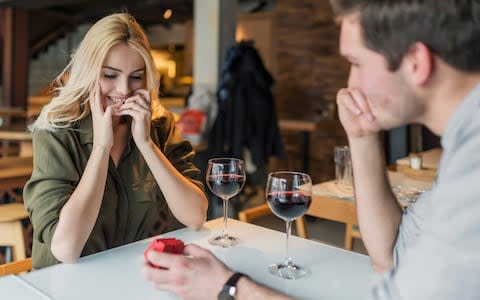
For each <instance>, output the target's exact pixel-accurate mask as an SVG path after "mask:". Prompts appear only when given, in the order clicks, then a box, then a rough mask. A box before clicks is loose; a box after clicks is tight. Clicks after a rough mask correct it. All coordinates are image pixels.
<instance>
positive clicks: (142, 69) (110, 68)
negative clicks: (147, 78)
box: [102, 66, 145, 73]
mask: <svg viewBox="0 0 480 300" xmlns="http://www.w3.org/2000/svg"><path fill="white" fill-rule="evenodd" d="M102 68H105V69H109V70H112V71H117V72H120V73H122V70H120V69H117V68H114V67H110V66H103V67H102ZM140 71H145V68H140V69H137V70H134V71H133V72H132V73H136V72H140Z"/></svg>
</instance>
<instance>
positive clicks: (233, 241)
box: [208, 235, 239, 248]
mask: <svg viewBox="0 0 480 300" xmlns="http://www.w3.org/2000/svg"><path fill="white" fill-rule="evenodd" d="M238 241H239V240H238V238H236V237H233V236H231V235H225V236H221V235H219V236H216V237H212V238H210V239H209V240H208V243H210V245H214V246H217V247H222V248H229V247H233V246H236V245H237V244H238Z"/></svg>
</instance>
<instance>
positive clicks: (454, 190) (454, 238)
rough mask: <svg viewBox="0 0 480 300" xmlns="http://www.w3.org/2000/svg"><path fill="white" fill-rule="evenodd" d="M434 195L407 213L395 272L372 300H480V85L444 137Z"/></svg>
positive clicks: (385, 278) (386, 277)
mask: <svg viewBox="0 0 480 300" xmlns="http://www.w3.org/2000/svg"><path fill="white" fill-rule="evenodd" d="M441 143H442V148H443V154H442V157H441V160H440V165H439V168H438V175H437V179H436V182H435V183H434V185H433V187H432V189H431V190H430V191H428V192H425V193H424V194H423V195H422V196H421V197H420V199H419V200H418V201H417V202H416V203H415V204H413V205H411V206H409V207H408V208H407V209H406V210H405V211H404V213H403V217H402V222H401V224H400V228H399V231H398V236H397V240H396V243H395V247H394V250H393V257H394V268H393V269H392V270H390V271H388V272H386V273H385V274H383V275H382V277H381V278H379V280H378V281H377V282H376V283H375V285H374V287H373V289H372V291H371V295H370V299H409V300H410V299H411V300H414V299H422V300H426V299H435V300H444V299H445V300H446V299H461V300H470V299H472V300H473V299H476V300H478V299H480V85H477V86H476V87H475V88H474V89H473V90H472V91H471V92H470V93H469V94H468V95H467V96H466V97H465V99H464V100H463V101H462V102H461V104H460V105H459V107H458V108H457V110H456V111H455V112H454V114H453V115H452V117H451V119H450V120H449V122H448V124H447V127H446V129H445V132H444V134H443V136H442V140H441Z"/></svg>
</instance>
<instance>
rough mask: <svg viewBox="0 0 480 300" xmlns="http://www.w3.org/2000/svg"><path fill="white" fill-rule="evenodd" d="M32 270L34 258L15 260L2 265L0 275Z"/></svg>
mask: <svg viewBox="0 0 480 300" xmlns="http://www.w3.org/2000/svg"><path fill="white" fill-rule="evenodd" d="M31 270H32V258H31V257H29V258H26V259H23V260H19V261H15V262H12V263H8V264H3V265H0V276H5V275H10V274H19V273H23V272H28V271H31Z"/></svg>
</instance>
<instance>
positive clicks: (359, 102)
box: [337, 88, 381, 138]
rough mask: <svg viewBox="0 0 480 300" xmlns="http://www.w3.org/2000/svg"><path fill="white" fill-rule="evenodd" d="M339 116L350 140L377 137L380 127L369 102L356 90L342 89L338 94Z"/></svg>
mask: <svg viewBox="0 0 480 300" xmlns="http://www.w3.org/2000/svg"><path fill="white" fill-rule="evenodd" d="M337 105H338V116H339V118H340V121H341V122H342V125H343V128H344V129H345V131H346V133H347V135H348V137H349V138H360V137H364V136H371V135H376V134H377V133H378V132H379V131H380V130H381V128H380V126H379V124H378V122H377V120H376V118H375V116H374V115H373V113H372V110H371V108H370V105H369V104H368V100H367V99H366V98H365V96H364V95H363V94H362V93H361V92H360V91H359V90H356V89H346V88H344V89H340V90H339V91H338V93H337Z"/></svg>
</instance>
